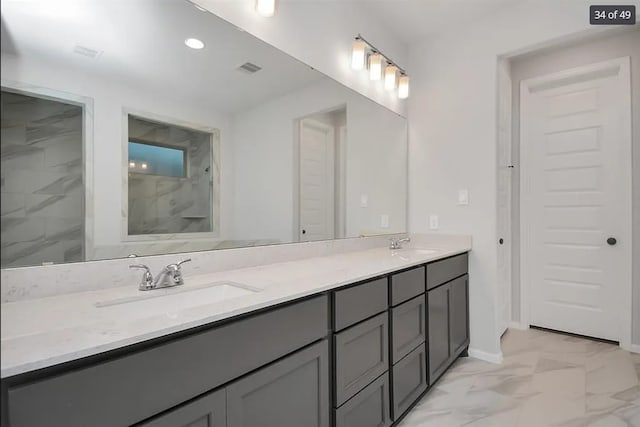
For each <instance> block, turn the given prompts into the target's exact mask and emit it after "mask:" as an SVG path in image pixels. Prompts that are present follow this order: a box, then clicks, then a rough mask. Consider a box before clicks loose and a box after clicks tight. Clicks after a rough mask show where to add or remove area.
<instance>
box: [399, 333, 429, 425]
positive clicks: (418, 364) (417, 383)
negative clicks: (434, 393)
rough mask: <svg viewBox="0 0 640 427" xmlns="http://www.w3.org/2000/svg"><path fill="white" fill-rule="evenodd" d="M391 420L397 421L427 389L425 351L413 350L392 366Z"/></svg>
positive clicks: (420, 348) (421, 348) (423, 349)
mask: <svg viewBox="0 0 640 427" xmlns="http://www.w3.org/2000/svg"><path fill="white" fill-rule="evenodd" d="M392 378H393V419H394V420H397V419H398V418H400V416H401V415H402V414H404V413H405V412H406V411H407V409H409V407H410V406H411V405H412V404H413V402H415V401H416V400H417V399H418V398H419V397H420V395H421V394H422V392H423V391H425V390H426V389H427V350H426V347H425V345H424V344H423V345H421V346H420V347H418V348H416V349H415V350H413V351H412V352H411V353H409V354H408V355H407V357H405V358H404V359H402V360H401V361H399V362H398V363H396V364H395V365H394V366H393V376H392Z"/></svg>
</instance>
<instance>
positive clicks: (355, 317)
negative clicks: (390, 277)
mask: <svg viewBox="0 0 640 427" xmlns="http://www.w3.org/2000/svg"><path fill="white" fill-rule="evenodd" d="M388 293H389V292H388V281H387V278H386V277H383V278H381V279H377V280H373V281H371V282H366V283H363V284H361V285H357V286H352V287H350V288H347V289H343V290H340V291H336V292H334V294H333V295H334V307H335V323H334V329H335V330H336V331H339V330H341V329H344V328H346V327H348V326H351V325H353V324H355V323H358V322H360V321H361V320H364V319H367V318H369V317H371V316H374V315H376V314H378V313H380V312H383V311H385V310H386V309H387V307H388V306H389V295H388Z"/></svg>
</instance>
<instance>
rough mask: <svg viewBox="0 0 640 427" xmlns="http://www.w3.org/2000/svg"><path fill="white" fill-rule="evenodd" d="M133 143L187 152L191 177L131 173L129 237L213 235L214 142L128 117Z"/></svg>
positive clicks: (204, 136)
mask: <svg viewBox="0 0 640 427" xmlns="http://www.w3.org/2000/svg"><path fill="white" fill-rule="evenodd" d="M128 122H129V139H130V140H134V141H136V142H143V143H151V144H158V145H162V146H170V147H176V148H183V149H186V150H187V156H188V159H187V177H186V178H178V177H170V176H159V175H150V174H144V173H129V189H128V212H129V216H128V227H129V235H148V234H173V233H199V232H212V231H214V230H213V228H212V227H213V226H212V224H213V221H212V216H213V207H212V200H211V194H212V187H213V180H212V167H211V166H212V165H211V150H212V146H211V138H212V135H211V134H210V133H207V132H201V131H197V130H192V129H186V128H183V127H179V126H175V125H171V124H166V123H159V122H154V121H150V120H145V119H141V118H138V117H134V116H131V115H130V116H129V120H128Z"/></svg>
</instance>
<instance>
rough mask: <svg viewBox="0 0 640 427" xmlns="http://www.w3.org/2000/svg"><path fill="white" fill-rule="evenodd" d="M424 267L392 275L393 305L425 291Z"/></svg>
mask: <svg viewBox="0 0 640 427" xmlns="http://www.w3.org/2000/svg"><path fill="white" fill-rule="evenodd" d="M424 275H425V271H424V267H418V268H414V269H411V270H407V271H403V272H402V273H397V274H394V275H392V276H391V305H394V306H395V305H398V304H400V303H402V302H404V301H406V300H408V299H411V298H413V297H415V296H417V295H420V294H423V293H424V292H425V290H426V289H425V276H424Z"/></svg>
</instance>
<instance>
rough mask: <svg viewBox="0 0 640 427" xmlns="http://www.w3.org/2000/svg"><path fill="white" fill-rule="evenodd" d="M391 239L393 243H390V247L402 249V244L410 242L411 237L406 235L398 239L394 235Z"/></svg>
mask: <svg viewBox="0 0 640 427" xmlns="http://www.w3.org/2000/svg"><path fill="white" fill-rule="evenodd" d="M390 240H391V243H390V244H389V249H402V244H403V243H405V242H410V241H411V238H410V237H405V238H404V239H396V238H395V237H392V238H391V239H390Z"/></svg>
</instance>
